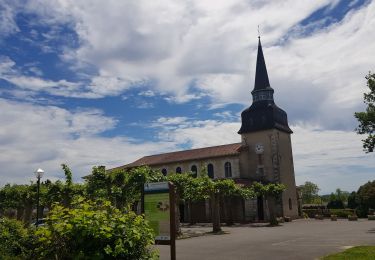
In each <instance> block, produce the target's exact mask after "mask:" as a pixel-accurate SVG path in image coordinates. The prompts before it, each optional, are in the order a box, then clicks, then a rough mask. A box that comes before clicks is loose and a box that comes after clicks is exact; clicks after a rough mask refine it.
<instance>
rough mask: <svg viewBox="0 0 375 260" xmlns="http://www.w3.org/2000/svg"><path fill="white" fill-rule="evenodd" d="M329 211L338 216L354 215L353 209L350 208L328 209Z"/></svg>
mask: <svg viewBox="0 0 375 260" xmlns="http://www.w3.org/2000/svg"><path fill="white" fill-rule="evenodd" d="M329 212H330V214H331V215H336V216H337V217H339V218H348V216H352V215H355V211H354V210H352V209H330V210H329Z"/></svg>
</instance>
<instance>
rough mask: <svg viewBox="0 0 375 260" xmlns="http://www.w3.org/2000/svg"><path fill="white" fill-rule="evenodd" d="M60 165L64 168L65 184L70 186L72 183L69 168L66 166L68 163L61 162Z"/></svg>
mask: <svg viewBox="0 0 375 260" xmlns="http://www.w3.org/2000/svg"><path fill="white" fill-rule="evenodd" d="M61 167H62V168H63V170H64V174H65V183H66V185H67V186H72V184H73V175H72V171H71V170H70V168H69V167H68V165H66V164H65V163H63V164H61Z"/></svg>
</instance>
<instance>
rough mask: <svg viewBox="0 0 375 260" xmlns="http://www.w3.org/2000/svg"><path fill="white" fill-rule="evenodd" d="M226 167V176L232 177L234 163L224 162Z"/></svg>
mask: <svg viewBox="0 0 375 260" xmlns="http://www.w3.org/2000/svg"><path fill="white" fill-rule="evenodd" d="M224 169H225V177H226V178H230V177H232V165H231V163H230V162H226V163H225V164H224Z"/></svg>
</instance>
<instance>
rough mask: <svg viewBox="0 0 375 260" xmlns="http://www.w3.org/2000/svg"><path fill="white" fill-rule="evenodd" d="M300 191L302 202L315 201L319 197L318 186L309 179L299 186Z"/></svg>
mask: <svg viewBox="0 0 375 260" xmlns="http://www.w3.org/2000/svg"><path fill="white" fill-rule="evenodd" d="M300 189H301V193H302V204H312V203H317V199H319V195H318V192H319V187H318V185H316V184H315V183H312V182H310V181H307V182H305V184H303V185H301V186H300ZM319 201H320V199H319Z"/></svg>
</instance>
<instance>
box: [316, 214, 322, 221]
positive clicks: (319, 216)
mask: <svg viewBox="0 0 375 260" xmlns="http://www.w3.org/2000/svg"><path fill="white" fill-rule="evenodd" d="M315 219H319V220H323V219H324V216H323V215H319V214H316V215H315Z"/></svg>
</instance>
